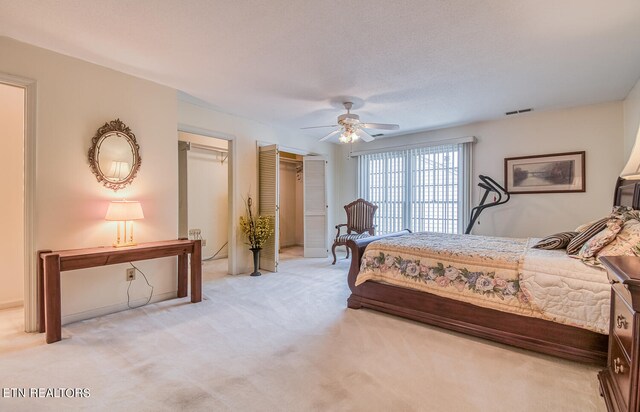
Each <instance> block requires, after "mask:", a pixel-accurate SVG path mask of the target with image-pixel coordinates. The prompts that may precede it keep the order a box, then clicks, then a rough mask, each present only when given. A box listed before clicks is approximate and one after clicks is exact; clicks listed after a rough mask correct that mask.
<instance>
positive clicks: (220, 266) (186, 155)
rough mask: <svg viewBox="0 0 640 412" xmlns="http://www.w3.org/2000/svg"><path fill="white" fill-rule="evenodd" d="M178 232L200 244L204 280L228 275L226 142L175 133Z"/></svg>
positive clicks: (227, 171) (227, 151)
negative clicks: (176, 139)
mask: <svg viewBox="0 0 640 412" xmlns="http://www.w3.org/2000/svg"><path fill="white" fill-rule="evenodd" d="M178 153H179V156H178V179H179V185H178V187H179V190H178V193H179V202H178V205H179V206H178V213H179V219H178V233H179V235H180V237H188V238H189V239H200V240H201V241H202V260H203V262H204V263H203V264H204V267H203V273H204V275H205V277H216V276H222V275H226V274H228V273H229V262H228V257H229V256H228V251H229V239H228V227H229V224H228V222H229V142H228V141H227V140H224V139H218V138H214V137H209V136H202V135H197V134H193V133H186V132H179V133H178Z"/></svg>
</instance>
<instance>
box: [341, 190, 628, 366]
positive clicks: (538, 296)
mask: <svg viewBox="0 0 640 412" xmlns="http://www.w3.org/2000/svg"><path fill="white" fill-rule="evenodd" d="M614 197H615V199H614V205H622V206H630V207H633V208H634V209H639V208H640V207H639V206H640V183H637V182H636V181H625V180H618V183H617V184H616V190H615V196H614ZM532 242H535V239H507V238H491V237H483V236H474V235H448V236H447V235H444V236H443V235H437V234H429V233H422V234H410V232H409V231H407V230H405V231H402V232H397V233H393V234H389V235H383V236H373V237H369V238H365V239H358V240H355V241H349V242H348V243H347V247H349V248H350V249H351V252H352V260H351V266H350V269H349V274H348V284H349V288H350V289H351V292H352V293H351V296H350V297H349V299H348V301H347V305H348V307H349V308H351V309H359V308H369V309H373V310H377V311H381V312H385V313H389V314H392V315H397V316H400V317H403V318H408V319H412V320H416V321H419V322H423V323H427V324H430V325H435V326H439V327H443V328H446V329H450V330H453V331H457V332H462V333H465V334H468V335H472V336H477V337H481V338H486V339H490V340H493V341H496V342H500V343H504V344H508V345H512V346H516V347H520V348H524V349H529V350H534V351H537V352H540V353H545V354H549V355H554V356H558V357H561V358H565V359H570V360H574V361H579V362H585V363H593V364H598V365H605V364H606V360H607V346H608V336H607V331H608V322H609V298H610V286H609V283H608V278H607V275H606V272H605V271H604V270H603V269H600V268H592V267H588V266H586V265H584V264H583V263H582V262H580V261H579V260H576V259H572V258H569V257H567V256H566V253H564V255H563V252H561V251H547V250H538V249H531V245H532ZM425 243H426V244H430V245H431V247H430V248H427V250H423V249H421V246H420V245H421V244H425ZM549 252H550V253H549ZM390 268H392V269H393V270H391V269H390ZM389 273H391V275H390V276H389V275H388V274H389ZM383 274H384V276H383ZM568 274H569V275H570V276H567V275H568ZM385 276H386V277H385ZM481 277H483V278H481ZM478 280H479V281H478ZM521 283H522V284H521ZM470 284H473V285H477V286H475V287H473V288H470V287H469V285H470ZM485 284H486V287H485V286H484V285H485Z"/></svg>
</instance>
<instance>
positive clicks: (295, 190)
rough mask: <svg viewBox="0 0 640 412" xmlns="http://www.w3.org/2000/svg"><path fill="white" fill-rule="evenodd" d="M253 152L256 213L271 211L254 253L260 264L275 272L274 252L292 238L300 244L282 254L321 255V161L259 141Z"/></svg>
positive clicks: (323, 243) (323, 196)
mask: <svg viewBox="0 0 640 412" xmlns="http://www.w3.org/2000/svg"><path fill="white" fill-rule="evenodd" d="M282 149H284V148H282ZM257 152H258V214H260V215H263V216H272V217H273V224H274V234H273V236H271V237H270V238H269V239H267V241H266V242H265V244H264V245H263V247H262V251H261V252H260V269H264V270H267V271H270V272H277V271H278V262H279V260H280V251H281V250H283V249H285V248H286V247H287V246H290V245H291V244H292V243H293V245H294V246H297V245H301V246H297V247H296V249H292V250H291V251H292V252H294V255H293V256H289V255H290V253H286V254H285V255H283V257H285V258H288V257H296V256H298V255H301V256H304V257H305V258H307V257H327V256H328V252H329V251H328V248H327V241H328V237H327V209H328V205H327V193H326V189H327V188H326V165H327V161H326V160H325V159H324V158H323V157H321V156H313V155H307V154H305V155H301V154H300V153H295V149H294V150H290V149H287V150H281V148H280V147H279V146H278V145H262V146H261V145H260V143H259V142H258V146H257ZM287 164H290V167H288V166H287ZM294 171H295V174H294ZM294 176H295V180H294V181H292V180H293V179H294ZM298 178H299V179H300V180H298ZM296 212H297V213H296ZM296 235H298V237H297V239H296ZM283 236H286V239H285V240H284V241H283V239H282V237H283ZM287 252H289V251H287ZM283 253H284V251H283Z"/></svg>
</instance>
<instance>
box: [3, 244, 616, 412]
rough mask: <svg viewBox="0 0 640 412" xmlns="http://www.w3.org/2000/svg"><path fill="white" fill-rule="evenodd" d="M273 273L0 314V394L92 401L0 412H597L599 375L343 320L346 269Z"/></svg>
mask: <svg viewBox="0 0 640 412" xmlns="http://www.w3.org/2000/svg"><path fill="white" fill-rule="evenodd" d="M284 257H285V259H284V260H283V261H282V262H281V265H280V266H281V271H280V272H279V273H277V274H266V275H264V276H262V277H259V278H251V277H249V276H233V277H232V276H220V275H217V274H216V269H217V268H220V267H223V266H224V262H222V263H221V262H219V261H218V262H212V263H207V264H206V265H205V272H206V274H207V275H206V279H207V280H206V282H205V286H204V293H205V299H206V300H204V301H203V302H202V303H200V304H190V303H188V299H180V300H172V301H166V302H162V303H159V304H154V305H150V306H147V307H145V308H141V309H136V310H129V311H125V312H121V313H117V314H113V315H109V316H104V317H101V318H97V319H92V320H88V321H84V322H78V323H75V324H71V325H67V326H65V327H63V337H64V339H63V341H62V342H58V343H56V344H53V345H46V344H44V343H43V342H44V336H43V335H37V334H24V333H20V332H19V329H18V328H19V323H20V322H17V321H16V317H17V315H18V314H19V313H20V312H19V311H15V310H14V311H5V312H4V313H3V314H0V386H1V387H3V388H7V387H18V388H22V387H25V388H29V387H44V388H48V387H65V388H68V387H70V388H75V387H80V388H84V387H86V388H89V389H90V391H91V396H90V398H88V399H65V398H58V399H7V398H0V410H2V411H8V410H11V411H22V410H24V411H33V410H65V411H68V410H77V409H81V410H82V409H84V410H92V411H93V410H98V411H100V410H104V411H107V410H108V411H165V410H166V411H172V410H194V411H225V410H228V411H324V410H331V411H334V410H337V411H339V410H353V411H365V410H366V411H510V412H511V411H563V412H567V411H580V412H585V411H604V410H605V406H604V403H603V401H602V400H601V398H600V397H599V395H598V386H597V379H596V372H597V368H595V367H591V366H585V365H582V364H578V363H573V362H568V361H562V360H558V359H556V358H553V357H548V356H542V355H538V354H535V353H532V352H527V351H522V350H517V349H513V348H510V347H507V346H502V345H497V344H493V343H490V342H487V341H484V340H480V339H474V338H469V337H466V336H463V335H459V334H456V333H450V332H446V331H443V330H441V329H437V328H433V327H429V326H425V325H422V324H418V323H414V322H410V321H406V320H402V319H398V318H395V317H391V316H386V315H383V314H380V313H376V312H372V311H368V310H350V309H346V299H347V296H348V294H349V290H348V288H347V285H346V280H345V277H346V273H347V269H348V264H347V261H345V260H342V261H339V263H338V264H337V265H336V266H332V265H331V264H330V260H329V259H300V258H296V257H293V256H292V254H291V253H286V251H285V254H284Z"/></svg>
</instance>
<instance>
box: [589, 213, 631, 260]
mask: <svg viewBox="0 0 640 412" xmlns="http://www.w3.org/2000/svg"><path fill="white" fill-rule="evenodd" d="M623 224H624V222H623V221H622V219H609V221H608V222H607V227H605V228H604V229H602V230H601V231H600V232H598V233H597V234H595V235H594V236H592V237H591V238H590V239H588V240H587V241H586V242H585V243H584V245H582V247H581V248H580V251H579V252H578V258H580V259H589V258H592V257H594V256H595V255H596V253H598V252H599V251H600V250H601V249H602V248H604V247H605V246H607V245H608V244H609V243H611V242H612V241H613V240H614V239H615V238H616V236H617V235H618V233H619V232H620V231H621V230H622V225H623Z"/></svg>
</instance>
